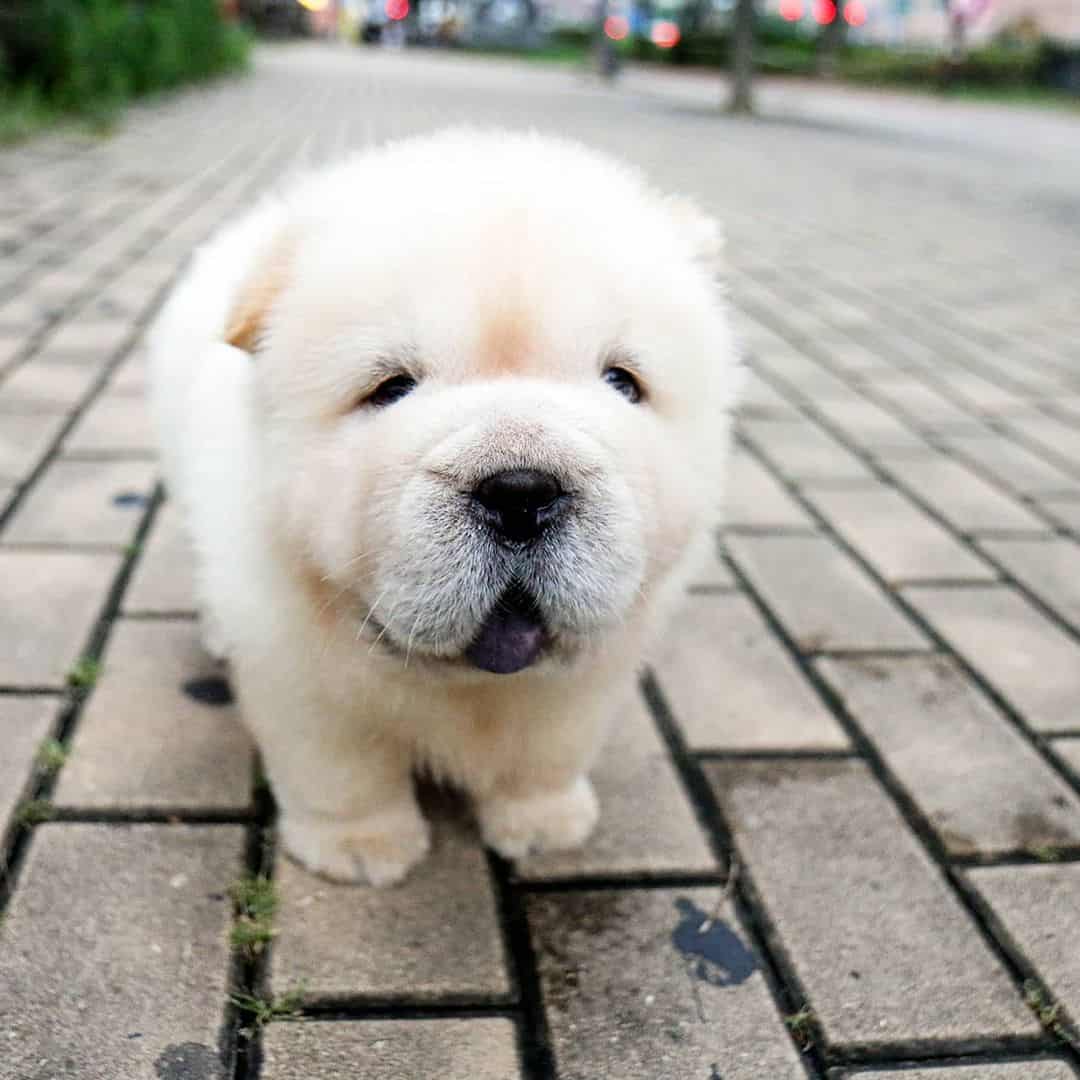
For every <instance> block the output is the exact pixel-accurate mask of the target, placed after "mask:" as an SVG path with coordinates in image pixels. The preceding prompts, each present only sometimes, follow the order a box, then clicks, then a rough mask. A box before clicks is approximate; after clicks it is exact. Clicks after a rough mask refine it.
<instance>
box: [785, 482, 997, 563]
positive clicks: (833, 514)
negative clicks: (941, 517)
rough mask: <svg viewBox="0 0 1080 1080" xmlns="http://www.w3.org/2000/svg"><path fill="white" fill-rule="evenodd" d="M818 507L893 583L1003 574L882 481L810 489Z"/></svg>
mask: <svg viewBox="0 0 1080 1080" xmlns="http://www.w3.org/2000/svg"><path fill="white" fill-rule="evenodd" d="M805 494H806V496H807V498H809V499H810V500H811V501H812V502H813V503H814V504H815V505H816V507H817V509H818V511H819V512H820V513H821V514H822V515H823V516H824V517H825V518H827V519H828V521H829V523H830V524H831V525H832V526H833V528H834V529H836V531H837V532H839V533H840V534H841V535H842V536H843V537H844V538H845V539H846V540H847V541H848V543H849V544H851V546H852V547H854V548H855V549H856V550H857V551H858V552H859V553H860V554H861V555H862V556H863V558H865V559H866V560H867V561H868V562H869V563H871V564H872V565H873V566H874V568H875V569H876V570H877V572H878V573H879V574H881V576H882V577H884V578H885V579H886V580H887V581H889V582H891V583H899V582H902V581H918V580H919V579H922V578H959V579H967V580H983V581H987V580H990V581H992V580H994V579H995V578H996V577H997V576H998V575H997V572H996V571H995V570H994V569H993V568H992V567H990V566H989V565H988V564H987V563H985V562H983V560H982V559H979V558H977V557H976V556H975V555H973V554H972V553H971V552H970V551H969V550H967V549H966V548H965V547H964V546H963V545H962V544H961V543H960V542H959V541H958V540H956V539H955V538H954V537H953V536H951V535H950V534H949V533H948V531H947V530H946V529H945V528H944V527H943V526H941V525H939V524H938V523H937V522H936V521H934V520H933V519H932V518H931V517H929V516H927V515H926V514H925V513H923V511H922V510H920V509H919V508H918V507H917V506H915V505H914V504H913V503H911V502H910V501H909V500H908V499H906V498H905V497H904V496H903V495H901V494H900V493H899V492H898V491H896V490H895V489H894V488H888V487H886V486H884V485H882V484H876V485H874V486H873V487H856V488H848V489H838V488H828V487H824V488H815V487H814V486H813V485H808V486H807V488H806V491H805Z"/></svg>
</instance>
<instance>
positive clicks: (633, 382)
mask: <svg viewBox="0 0 1080 1080" xmlns="http://www.w3.org/2000/svg"><path fill="white" fill-rule="evenodd" d="M604 382H606V383H607V384H608V386H610V387H612V388H613V389H615V390H617V391H618V392H619V393H620V394H622V396H623V397H624V398H626V400H627V401H629V402H630V404H631V405H636V404H637V403H638V402H639V401H641V399H642V397H644V395H643V394H642V392H641V384H640V383H639V382H638V381H637V379H636V378H635V377H634V376H633V375H631V374H630V372H629V371H627V370H626V368H621V367H609V368H608V369H607V370H606V371H605V372H604Z"/></svg>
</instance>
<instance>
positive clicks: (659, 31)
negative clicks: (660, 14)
mask: <svg viewBox="0 0 1080 1080" xmlns="http://www.w3.org/2000/svg"><path fill="white" fill-rule="evenodd" d="M681 37H682V33H681V31H680V30H679V27H678V24H677V23H673V22H669V21H668V20H667V19H659V20H658V21H657V22H654V23H653V24H652V30H651V31H650V32H649V38H650V40H651V41H652V43H653V44H654V45H655V46H656V47H657V48H658V49H673V48H675V46H676V45H678V44H679V39H680V38H681Z"/></svg>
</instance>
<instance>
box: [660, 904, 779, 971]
mask: <svg viewBox="0 0 1080 1080" xmlns="http://www.w3.org/2000/svg"><path fill="white" fill-rule="evenodd" d="M675 907H676V908H677V909H678V911H679V912H680V914H681V916H682V918H681V919H680V920H679V922H678V925H676V927H675V929H674V930H673V931H672V932H671V941H672V944H673V945H674V946H675V948H676V949H678V950H679V952H681V953H682V954H683V956H685V957H686V958H687V960H688V961H689V964H690V971H691V973H692V974H693V975H694V976H695V977H696V978H698V979H700V980H701V981H702V982H707V983H709V984H711V985H712V986H739V985H740V984H741V983H744V982H746V980H747V979H749V978H750V976H751V975H753V974H754V972H755V971H757V969H758V962H757V957H756V956H754V954H753V952H752V951H751V950H750V949H749V948H748V947H747V945H746V944H745V943H744V942H743V940H742V938H741V937H739V935H738V934H737V933H735V931H734V930H732V929H731V927H730V926H728V924H727V923H726V922H724V920H723V919H720V918H717V917H716V916H714V915H708V914H707V913H706V912H704V911H702V910H701V908H699V907H698V906H697V905H696V904H694V903H693V902H692V901H690V900H687V899H686V898H685V897H679V899H678V900H676V901H675Z"/></svg>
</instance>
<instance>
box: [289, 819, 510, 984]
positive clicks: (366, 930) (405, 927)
mask: <svg viewBox="0 0 1080 1080" xmlns="http://www.w3.org/2000/svg"><path fill="white" fill-rule="evenodd" d="M434 824H435V826H436V835H435V840H434V845H433V850H432V852H431V853H430V854H429V855H428V856H427V858H426V859H425V860H424V861H423V862H422V863H421V864H420V865H419V866H418V867H417V868H416V869H414V870H413V871H412V873H411V874H410V875H409V877H408V878H407V879H406V880H405V882H404V883H403V884H401V885H399V886H397V887H396V888H393V889H370V888H366V887H362V886H356V885H341V884H336V883H334V882H330V881H325V880H324V879H322V878H319V877H315V876H313V875H312V874H309V873H307V872H306V871H305V870H302V869H301V868H300V867H299V866H297V865H296V864H295V863H293V862H292V861H291V860H288V859H281V860H279V864H278V874H277V878H278V888H279V892H280V896H281V907H280V911H279V915H278V920H277V924H278V927H279V928H280V935H279V937H278V938H276V939H275V942H274V951H273V960H272V967H273V972H272V977H273V986H274V990H275V992H276V993H282V992H284V991H287V990H289V989H292V988H295V987H297V986H300V985H303V988H304V991H305V995H306V996H307V997H309V998H312V999H325V998H331V999H334V998H338V999H340V998H350V999H352V998H358V997H368V998H378V999H383V998H388V997H394V998H408V999H410V1000H416V1001H437V1000H443V999H461V998H468V999H476V998H490V999H496V1000H503V999H506V998H508V997H509V994H510V983H509V979H508V976H507V972H506V965H505V961H504V958H503V944H502V939H501V936H500V930H499V925H498V920H497V918H496V913H495V897H494V894H493V892H492V884H491V879H490V876H489V874H488V871H487V864H486V862H485V858H484V853H483V851H482V849H481V848H480V844H479V841H478V840H477V839H476V838H475V837H473V836H472V835H471V834H467V833H466V832H465V830H464V829H463V828H462V827H461V826H460V825H459V824H458V823H457V822H447V821H445V820H443V819H437V820H436V821H435V823H434Z"/></svg>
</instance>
